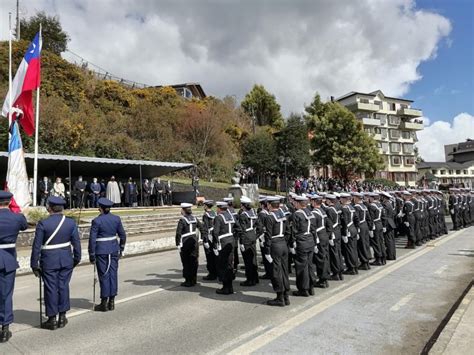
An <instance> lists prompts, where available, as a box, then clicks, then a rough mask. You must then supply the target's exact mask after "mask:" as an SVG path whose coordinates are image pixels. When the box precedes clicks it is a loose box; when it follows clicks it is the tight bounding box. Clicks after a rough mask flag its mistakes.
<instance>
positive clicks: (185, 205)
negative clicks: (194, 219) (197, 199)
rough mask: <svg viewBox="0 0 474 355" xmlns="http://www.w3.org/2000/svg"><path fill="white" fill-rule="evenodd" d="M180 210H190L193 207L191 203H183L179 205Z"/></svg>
mask: <svg viewBox="0 0 474 355" xmlns="http://www.w3.org/2000/svg"><path fill="white" fill-rule="evenodd" d="M179 206H180V207H181V208H191V207H193V205H192V203H187V202H183V203H181V204H180V205H179Z"/></svg>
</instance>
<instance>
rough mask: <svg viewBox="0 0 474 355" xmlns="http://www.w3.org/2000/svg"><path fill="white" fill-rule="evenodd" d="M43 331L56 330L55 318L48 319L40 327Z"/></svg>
mask: <svg viewBox="0 0 474 355" xmlns="http://www.w3.org/2000/svg"><path fill="white" fill-rule="evenodd" d="M41 328H43V329H49V330H56V329H57V328H58V322H57V321H56V316H52V317H48V320H47V321H46V322H44V323H43V324H42V326H41Z"/></svg>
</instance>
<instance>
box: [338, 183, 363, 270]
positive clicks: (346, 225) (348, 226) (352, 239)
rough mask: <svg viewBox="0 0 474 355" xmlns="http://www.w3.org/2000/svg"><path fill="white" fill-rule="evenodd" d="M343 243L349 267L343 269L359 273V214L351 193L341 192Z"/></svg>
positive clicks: (343, 251) (343, 250) (342, 246)
mask: <svg viewBox="0 0 474 355" xmlns="http://www.w3.org/2000/svg"><path fill="white" fill-rule="evenodd" d="M340 196H341V205H342V216H341V235H342V241H343V244H342V245H341V248H342V253H343V255H344V261H345V263H346V267H347V269H346V270H344V271H343V273H344V274H346V275H357V274H358V273H359V271H358V267H359V255H358V253H357V239H358V229H359V215H358V214H357V213H356V210H355V209H354V207H353V206H352V205H351V195H349V194H348V193H345V192H343V193H341V194H340Z"/></svg>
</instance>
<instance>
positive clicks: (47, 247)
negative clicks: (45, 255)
mask: <svg viewBox="0 0 474 355" xmlns="http://www.w3.org/2000/svg"><path fill="white" fill-rule="evenodd" d="M70 246H71V242H67V243H61V244H53V245H43V246H42V247H41V250H51V249H61V248H65V247H70Z"/></svg>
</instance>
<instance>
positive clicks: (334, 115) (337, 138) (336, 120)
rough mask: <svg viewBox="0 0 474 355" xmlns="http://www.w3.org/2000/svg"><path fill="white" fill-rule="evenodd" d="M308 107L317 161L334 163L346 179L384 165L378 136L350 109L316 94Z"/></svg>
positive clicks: (307, 116) (324, 163) (321, 164)
mask: <svg viewBox="0 0 474 355" xmlns="http://www.w3.org/2000/svg"><path fill="white" fill-rule="evenodd" d="M305 110H306V113H307V115H306V117H305V118H306V120H307V122H308V126H309V128H310V131H311V135H312V138H311V147H312V149H313V161H314V162H315V163H316V164H317V165H319V166H326V165H330V166H332V167H333V169H334V170H335V171H336V172H337V173H338V174H339V175H340V177H341V178H343V179H345V180H349V179H350V178H352V177H353V175H354V174H359V173H366V174H368V175H369V176H371V175H373V174H375V172H376V171H377V170H379V169H380V168H381V167H382V166H383V160H382V157H381V156H380V154H379V151H378V148H377V145H376V142H375V140H374V139H373V138H372V137H370V136H369V135H368V134H367V133H366V132H365V131H364V130H363V126H362V123H361V122H360V121H358V120H357V119H356V118H355V116H354V114H353V113H352V112H350V111H349V110H348V109H346V108H345V107H343V106H341V105H340V104H338V103H334V102H327V103H321V99H320V97H319V95H316V96H315V99H314V101H313V103H312V104H311V105H310V106H309V107H306V109H305Z"/></svg>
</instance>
